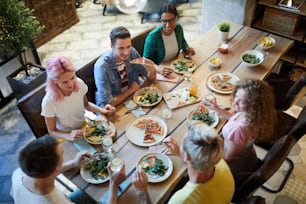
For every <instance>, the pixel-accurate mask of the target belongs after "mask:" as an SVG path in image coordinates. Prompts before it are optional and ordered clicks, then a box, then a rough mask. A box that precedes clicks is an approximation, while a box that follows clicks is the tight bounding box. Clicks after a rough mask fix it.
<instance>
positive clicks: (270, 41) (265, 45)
mask: <svg viewBox="0 0 306 204" xmlns="http://www.w3.org/2000/svg"><path fill="white" fill-rule="evenodd" d="M257 44H258V46H259V47H260V48H261V49H264V50H267V49H270V48H272V47H274V45H275V39H274V38H272V37H270V36H264V37H261V38H259V39H258V40H257Z"/></svg>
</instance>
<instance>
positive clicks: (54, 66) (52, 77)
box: [46, 56, 80, 101]
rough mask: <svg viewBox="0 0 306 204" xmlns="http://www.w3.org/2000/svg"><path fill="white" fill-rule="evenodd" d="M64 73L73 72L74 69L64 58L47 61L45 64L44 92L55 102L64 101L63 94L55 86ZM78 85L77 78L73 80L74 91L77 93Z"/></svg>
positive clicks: (58, 57) (59, 57)
mask: <svg viewBox="0 0 306 204" xmlns="http://www.w3.org/2000/svg"><path fill="white" fill-rule="evenodd" d="M66 72H74V67H73V65H72V63H71V61H70V60H69V59H68V58H66V57H64V56H57V57H54V58H52V59H50V60H49V61H48V64H47V87H46V91H47V92H48V93H49V94H50V95H51V98H52V99H53V100H55V101H61V100H63V99H64V95H63V92H62V91H61V89H60V87H59V86H58V85H57V84H56V80H58V78H59V76H60V75H61V74H64V73H66ZM79 88H80V87H79V83H78V81H77V78H76V77H75V79H74V90H73V91H75V92H77V91H79Z"/></svg>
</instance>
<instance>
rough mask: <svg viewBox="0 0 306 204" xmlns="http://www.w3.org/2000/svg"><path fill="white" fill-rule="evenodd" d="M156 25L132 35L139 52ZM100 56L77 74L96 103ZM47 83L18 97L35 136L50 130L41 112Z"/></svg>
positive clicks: (24, 115) (19, 104)
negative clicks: (96, 71)
mask: <svg viewBox="0 0 306 204" xmlns="http://www.w3.org/2000/svg"><path fill="white" fill-rule="evenodd" d="M154 28H155V27H151V28H149V29H148V30H145V31H144V32H142V33H140V34H138V35H136V36H134V37H132V44H133V46H134V47H135V49H137V50H139V53H141V55H142V53H143V47H144V42H145V39H146V36H147V34H148V33H149V32H150V31H151V30H153V29H154ZM98 58H99V56H96V57H94V58H92V59H91V60H89V62H87V63H85V64H84V65H82V66H81V68H79V69H78V70H77V71H76V74H77V76H78V77H79V78H81V79H82V80H83V81H84V82H85V83H86V84H87V86H88V92H87V98H88V101H90V102H92V103H95V92H96V90H97V89H96V85H95V81H94V65H95V63H96V61H97V60H98ZM45 88H46V84H45V83H44V84H42V85H41V86H39V87H37V88H36V89H34V90H32V91H31V92H29V93H28V94H26V95H25V96H23V97H22V98H20V99H18V104H17V106H18V108H19V110H20V112H21V113H22V115H23V117H24V119H25V120H26V121H27V123H28V125H29V126H30V128H31V130H32V132H33V134H34V135H35V137H41V136H43V135H45V134H48V130H47V127H46V124H45V120H44V117H43V116H41V115H40V113H41V102H42V99H43V97H44V95H45V93H46V92H45Z"/></svg>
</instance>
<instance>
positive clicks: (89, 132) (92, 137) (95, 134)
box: [84, 120, 116, 144]
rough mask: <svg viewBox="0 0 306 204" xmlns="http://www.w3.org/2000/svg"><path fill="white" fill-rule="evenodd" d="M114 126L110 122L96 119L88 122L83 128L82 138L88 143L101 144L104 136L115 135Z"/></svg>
mask: <svg viewBox="0 0 306 204" xmlns="http://www.w3.org/2000/svg"><path fill="white" fill-rule="evenodd" d="M115 134H116V128H115V125H114V124H113V123H112V122H109V123H108V124H107V122H106V121H105V120H97V121H92V122H89V123H88V125H87V126H86V128H85V133H84V138H85V140H86V141H87V142H88V143H90V144H101V143H102V139H103V137H105V136H111V137H113V136H115Z"/></svg>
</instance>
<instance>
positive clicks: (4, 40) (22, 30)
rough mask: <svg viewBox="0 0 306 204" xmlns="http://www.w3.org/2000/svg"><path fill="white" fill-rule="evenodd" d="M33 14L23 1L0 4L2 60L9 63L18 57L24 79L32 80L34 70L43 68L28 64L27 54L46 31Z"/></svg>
mask: <svg viewBox="0 0 306 204" xmlns="http://www.w3.org/2000/svg"><path fill="white" fill-rule="evenodd" d="M33 12H34V10H31V9H29V8H28V7H27V6H26V5H25V2H24V1H22V0H5V1H1V4H0V42H1V43H0V58H1V60H2V61H8V60H10V59H13V58H14V57H16V59H17V60H18V61H19V63H20V65H21V70H23V71H22V72H23V73H24V75H25V77H24V78H31V76H30V75H31V73H32V72H33V71H32V68H34V70H35V68H36V69H40V68H41V67H40V66H39V65H35V64H33V63H30V62H28V61H27V59H26V54H25V52H26V51H27V50H29V49H33V46H34V45H33V40H34V39H35V37H36V36H37V35H38V34H39V33H41V32H42V31H43V29H44V26H43V25H40V23H39V21H38V20H37V19H36V17H35V16H34V15H33ZM14 74H15V75H16V74H18V73H14ZM12 89H13V88H12ZM13 91H14V90H13Z"/></svg>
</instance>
